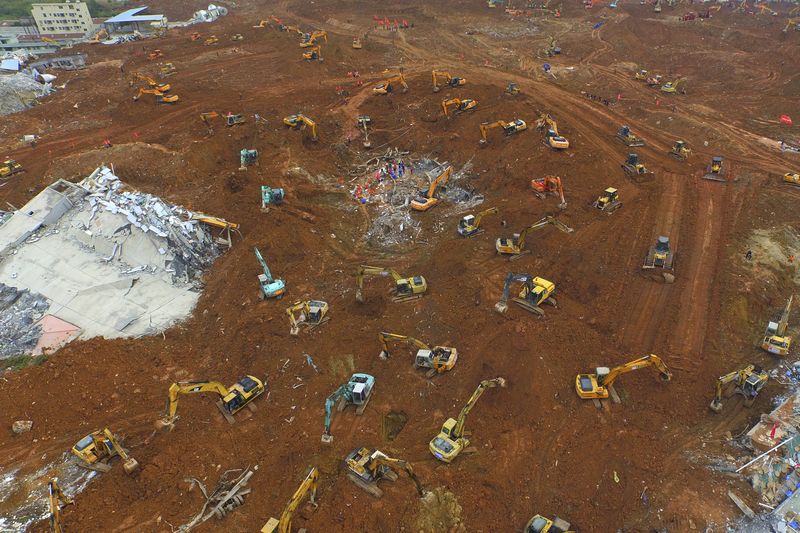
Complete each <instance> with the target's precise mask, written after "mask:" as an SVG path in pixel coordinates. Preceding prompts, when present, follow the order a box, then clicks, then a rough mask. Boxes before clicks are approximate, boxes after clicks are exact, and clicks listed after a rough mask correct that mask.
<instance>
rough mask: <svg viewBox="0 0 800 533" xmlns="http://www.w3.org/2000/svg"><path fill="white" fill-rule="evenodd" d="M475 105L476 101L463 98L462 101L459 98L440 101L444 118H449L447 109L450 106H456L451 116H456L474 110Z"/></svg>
mask: <svg viewBox="0 0 800 533" xmlns="http://www.w3.org/2000/svg"><path fill="white" fill-rule="evenodd" d="M477 105H478V101H477V100H472V99H471V98H464V99H463V100H462V99H460V98H450V99H449V100H442V113H444V116H445V118H450V115H449V114H448V109H449V108H450V106H456V110H455V112H454V113H453V115H457V114H459V113H463V112H464V111H469V110H470V109H475V108H476V107H477Z"/></svg>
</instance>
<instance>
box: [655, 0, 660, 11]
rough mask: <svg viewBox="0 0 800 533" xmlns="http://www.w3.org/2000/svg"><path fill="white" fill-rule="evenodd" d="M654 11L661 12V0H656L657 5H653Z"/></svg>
mask: <svg viewBox="0 0 800 533" xmlns="http://www.w3.org/2000/svg"><path fill="white" fill-rule="evenodd" d="M653 13H661V0H656V3H655V6H653Z"/></svg>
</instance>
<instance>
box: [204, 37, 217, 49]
mask: <svg viewBox="0 0 800 533" xmlns="http://www.w3.org/2000/svg"><path fill="white" fill-rule="evenodd" d="M218 42H219V37H217V36H216V35H212V36H210V37H208V38H207V39H206V40H205V41H204V42H203V44H204V45H206V46H211V45H212V44H217V43H218Z"/></svg>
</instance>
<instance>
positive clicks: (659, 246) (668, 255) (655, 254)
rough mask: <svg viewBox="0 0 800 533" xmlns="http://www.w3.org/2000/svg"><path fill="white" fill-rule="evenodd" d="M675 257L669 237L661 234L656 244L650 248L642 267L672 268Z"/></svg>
mask: <svg viewBox="0 0 800 533" xmlns="http://www.w3.org/2000/svg"><path fill="white" fill-rule="evenodd" d="M674 259H675V257H674V254H673V253H672V250H671V248H670V245H669V237H666V236H664V235H661V236H659V237H658V239H657V240H656V244H655V246H653V247H652V248H650V251H649V252H648V253H647V257H645V260H644V265H642V268H644V269H651V268H663V269H665V270H672V264H673V262H674Z"/></svg>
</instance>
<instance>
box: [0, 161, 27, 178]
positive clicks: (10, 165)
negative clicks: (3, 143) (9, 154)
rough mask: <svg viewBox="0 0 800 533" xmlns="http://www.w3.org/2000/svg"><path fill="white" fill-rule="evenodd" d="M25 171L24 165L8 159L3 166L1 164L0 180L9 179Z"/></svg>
mask: <svg viewBox="0 0 800 533" xmlns="http://www.w3.org/2000/svg"><path fill="white" fill-rule="evenodd" d="M24 171H25V169H24V168H22V165H20V164H19V163H17V162H16V161H14V160H13V159H6V160H5V161H3V163H2V164H0V178H8V177H10V176H13V175H14V174H17V173H19V172H24Z"/></svg>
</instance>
